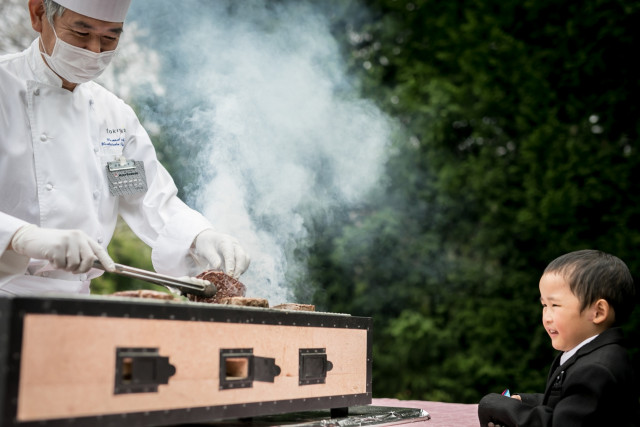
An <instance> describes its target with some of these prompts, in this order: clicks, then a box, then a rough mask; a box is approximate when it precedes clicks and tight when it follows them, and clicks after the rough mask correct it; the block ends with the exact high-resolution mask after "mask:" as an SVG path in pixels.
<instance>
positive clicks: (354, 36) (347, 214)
mask: <svg viewBox="0 0 640 427" xmlns="http://www.w3.org/2000/svg"><path fill="white" fill-rule="evenodd" d="M10 3H15V2H13V0H3V3H0V11H2V12H3V13H4V12H5V11H6V10H5V9H6V8H8V6H9V5H10ZM265 3H268V4H284V5H286V4H287V2H286V1H272V2H269V1H266V2H265ZM311 3H313V2H311ZM316 3H317V2H316ZM363 5H364V6H365V8H364V9H363V8H362V6H363ZM322 9H323V10H324V11H325V12H324V13H327V15H328V16H329V17H330V19H331V23H332V31H333V34H334V35H335V37H336V40H338V41H339V42H340V45H341V48H342V52H343V56H344V59H345V61H346V63H347V64H348V66H349V70H350V73H351V75H352V77H353V82H355V84H356V85H357V87H358V91H359V93H360V94H361V95H362V96H363V97H365V98H367V99H370V100H374V101H375V102H376V104H377V105H378V106H379V107H380V108H381V109H383V110H384V111H385V112H387V113H388V114H389V115H390V116H391V117H393V118H394V119H396V123H397V127H396V129H395V132H394V134H393V140H392V141H391V142H390V145H389V158H388V161H387V163H386V172H385V174H384V177H383V179H382V181H381V183H380V185H379V186H378V187H377V188H376V189H375V191H373V192H372V194H370V195H368V196H367V198H366V201H365V202H364V203H361V204H359V205H358V206H350V207H349V208H348V209H342V210H340V209H337V210H335V211H334V212H333V213H332V215H326V216H317V217H314V216H313V215H311V216H309V217H307V218H306V222H305V226H306V227H307V228H308V230H309V233H310V235H312V236H314V241H313V244H312V245H311V247H310V251H309V254H308V255H309V257H308V260H307V264H308V269H309V279H310V280H311V282H313V283H314V284H315V285H316V287H315V288H314V290H313V291H309V290H308V289H306V288H304V287H303V286H301V285H302V284H301V283H298V284H299V285H300V286H299V288H298V291H297V296H298V298H299V300H300V301H301V302H313V303H315V304H316V305H317V307H318V310H323V311H329V312H343V313H350V314H352V315H358V316H371V317H372V318H373V320H374V340H373V350H374V361H373V389H374V396H376V397H397V398H402V399H425V400H438V401H450V402H477V401H478V400H479V399H480V398H481V397H482V396H483V395H484V394H486V393H488V392H500V391H502V390H503V389H504V388H506V387H509V388H510V389H511V390H513V391H516V392H517V391H521V392H528V391H541V390H543V389H544V383H545V378H546V375H547V370H548V366H549V365H550V363H551V361H552V359H553V357H554V351H553V349H552V348H551V345H550V342H549V339H548V337H547V335H546V332H545V331H544V329H543V328H542V327H541V325H540V318H541V309H540V304H539V301H538V298H539V294H538V280H539V278H540V274H541V272H542V270H543V269H544V267H545V266H546V265H547V264H548V263H549V262H550V261H551V260H552V259H554V258H556V257H557V256H559V255H562V254H564V253H566V252H569V251H573V250H577V249H583V248H594V249H600V250H603V251H605V252H610V253H612V254H614V255H616V256H618V257H620V258H621V259H623V260H624V261H625V262H626V263H627V265H628V266H629V268H630V270H631V272H632V274H633V275H634V278H635V279H636V281H638V280H639V277H638V271H639V267H640V259H639V258H638V256H637V253H638V251H637V248H638V247H639V246H640V225H639V220H640V204H638V203H637V201H636V199H637V195H638V194H640V192H639V190H640V189H639V188H638V187H639V184H638V183H639V179H638V178H639V174H640V172H639V171H640V168H639V165H638V163H639V162H640V157H639V156H638V150H639V149H640V144H639V141H638V130H639V126H640V121H639V120H638V117H639V115H638V112H639V111H638V108H639V107H638V105H637V102H636V100H637V99H638V95H639V92H640V91H639V82H640V79H639V78H638V76H639V75H640V66H639V65H638V62H637V61H634V60H633V58H634V55H633V53H634V52H635V51H636V50H637V46H638V42H639V41H640V40H638V37H639V36H638V34H639V33H638V31H637V28H635V26H637V23H638V22H640V2H633V1H632V2H629V1H626V2H623V1H617V0H585V1H582V2H577V3H576V2H574V3H570V2H564V3H563V2H554V1H549V0H539V1H536V2H532V1H528V0H526V1H522V0H519V1H513V0H509V1H504V0H503V1H491V0H476V1H459V2H442V1H435V0H414V1H408V0H366V1H362V2H355V1H347V0H342V1H340V0H332V1H329V0H327V1H326V2H323V7H322ZM331 10H334V11H335V10H340V11H342V12H344V13H340V14H337V13H335V12H331ZM362 10H365V12H362ZM8 16H9V15H8V14H6V15H5V16H4V17H3V18H1V19H0V20H5V23H6V21H7V20H8V18H7V17H8ZM9 22H10V23H11V22H12V21H9ZM1 31H4V32H3V33H2V34H3V37H4V40H5V41H7V40H9V42H7V43H9V45H10V46H13V45H17V44H20V43H21V40H23V39H24V38H25V36H24V33H22V32H8V30H7V26H6V25H5V26H4V27H3V28H2V29H1ZM5 33H7V34H9V35H11V37H9V36H7V37H5V35H6V34H5ZM27 38H28V37H27ZM5 48H6V46H5ZM152 101H153V99H152V97H148V98H145V99H142V98H138V99H137V101H136V100H135V98H134V100H133V101H132V102H133V103H134V105H136V107H137V108H138V112H139V114H140V117H141V120H142V121H143V122H144V121H145V115H146V114H147V113H148V111H149V103H150V102H152ZM152 137H153V139H154V142H155V144H156V146H157V149H158V153H159V156H160V158H161V159H162V161H163V163H165V165H166V166H167V168H168V169H169V170H170V171H171V172H172V173H173V175H174V177H176V181H177V184H178V186H179V188H180V189H181V191H183V192H184V189H185V188H187V187H189V186H190V185H192V181H191V180H192V179H193V177H190V176H189V174H188V173H181V170H182V169H181V165H184V163H185V162H188V161H189V159H190V157H189V154H188V153H179V152H178V153H176V152H174V151H171V150H172V148H171V147H170V146H169V145H168V144H167V143H166V140H167V135H166V130H163V129H159V130H158V131H157V132H154V133H153V134H152ZM109 250H110V253H111V254H112V256H114V259H116V260H117V262H121V263H123V264H129V265H134V266H137V267H141V268H151V264H150V261H149V249H148V248H147V247H146V246H145V245H144V244H142V243H141V242H139V241H138V240H137V239H136V238H135V236H133V235H132V234H131V232H130V230H128V229H127V227H126V225H124V224H121V226H120V228H119V230H118V232H117V233H116V236H115V238H114V240H113V241H112V243H111V245H110V248H109ZM292 281H293V282H295V279H292ZM136 287H150V285H147V284H144V283H140V282H129V281H124V280H121V279H115V278H112V277H108V276H106V275H105V276H103V278H101V279H98V280H96V281H94V283H93V284H92V289H93V292H94V293H96V294H100V293H109V292H112V291H114V290H117V289H123V288H136ZM639 324H640V312H639V310H638V309H636V311H635V312H634V315H633V317H632V319H631V321H630V322H629V324H628V325H627V326H626V328H625V329H626V332H627V333H628V335H629V338H630V343H631V346H630V354H631V356H632V357H633V360H634V364H635V366H636V367H637V369H638V371H639V372H640V352H639V351H638V350H639V345H638V343H639V342H640V332H639V331H638V325H639Z"/></svg>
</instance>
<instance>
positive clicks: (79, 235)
mask: <svg viewBox="0 0 640 427" xmlns="http://www.w3.org/2000/svg"><path fill="white" fill-rule="evenodd" d="M11 247H12V249H13V251H14V252H16V253H18V254H21V255H25V256H28V257H30V258H35V259H45V260H47V261H49V262H50V263H51V264H53V266H55V267H56V268H59V269H62V270H66V271H70V272H72V273H86V272H87V271H89V270H90V269H91V267H92V266H93V262H94V261H95V260H96V259H97V260H99V261H100V262H101V263H102V265H103V266H104V268H105V269H106V270H107V271H115V264H114V262H113V260H112V259H111V257H109V254H108V253H107V251H106V250H105V249H104V248H103V247H102V246H100V245H99V244H98V243H97V242H96V241H95V240H93V239H92V238H91V237H89V236H87V234H86V233H85V232H84V231H81V230H55V229H51V228H40V227H38V226H37V225H33V224H28V225H25V226H23V227H21V228H19V229H18V231H16V233H15V234H14V235H13V238H12V239H11Z"/></svg>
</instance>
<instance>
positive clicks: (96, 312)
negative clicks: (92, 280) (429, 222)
mask: <svg viewBox="0 0 640 427" xmlns="http://www.w3.org/2000/svg"><path fill="white" fill-rule="evenodd" d="M371 337H372V321H371V319H370V318H366V317H356V316H350V315H348V314H336V313H319V312H302V311H288V310H274V309H267V308H253V307H236V306H228V305H224V306H223V305H218V304H202V303H193V302H184V301H179V302H177V301H160V300H143V299H129V298H117V297H97V296H91V297H90V296H82V297H80V296H79V297H47V298H39V297H28V296H24V297H23V296H20V297H12V298H7V297H0V362H1V363H0V381H1V382H0V386H1V387H0V424H1V425H4V426H23V425H24V426H30V425H33V426H36V425H37V426H49V425H51V426H57V425H60V426H62V425H64V426H68V425H70V424H69V422H70V421H74V422H75V425H93V426H112V425H113V426H115V425H139V426H154V425H171V424H180V423H185V422H205V421H213V420H223V419H230V418H241V417H242V418H244V417H254V416H262V415H273V414H284V413H290V412H297V411H303V410H304V411H307V410H316V409H330V410H331V412H332V414H346V413H348V408H349V407H350V406H357V405H367V404H369V403H371V397H372V396H371V365H372V359H371Z"/></svg>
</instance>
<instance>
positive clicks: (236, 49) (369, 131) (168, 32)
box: [124, 0, 391, 304]
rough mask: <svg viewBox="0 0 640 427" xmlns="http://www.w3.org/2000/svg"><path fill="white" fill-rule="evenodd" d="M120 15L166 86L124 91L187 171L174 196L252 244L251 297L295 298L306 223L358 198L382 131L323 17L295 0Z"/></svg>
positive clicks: (203, 4)
mask: <svg viewBox="0 0 640 427" xmlns="http://www.w3.org/2000/svg"><path fill="white" fill-rule="evenodd" d="M316 3H322V2H316ZM325 6H326V5H325ZM334 13H335V10H334ZM128 21H129V23H128V24H127V25H132V27H133V28H136V38H137V43H138V44H139V45H141V46H144V47H148V48H149V49H151V50H152V51H153V52H154V56H153V57H154V58H156V56H157V58H158V59H157V64H156V65H157V66H152V65H153V64H150V65H149V67H148V69H146V70H145V72H144V74H157V76H156V77H154V78H152V79H149V76H145V78H146V81H152V82H153V81H156V79H157V82H158V84H160V85H162V89H161V90H158V89H157V87H156V88H155V89H153V91H148V93H151V92H153V93H154V94H156V95H154V96H151V95H149V94H148V93H147V95H145V94H144V93H141V92H138V93H137V94H135V93H134V94H132V96H134V99H135V98H136V96H137V101H136V102H137V104H138V105H142V107H141V108H142V110H143V111H145V108H147V109H148V111H147V113H145V114H142V116H143V117H144V118H145V124H146V125H148V126H149V127H150V129H152V130H153V129H155V128H156V126H158V127H159V128H161V129H163V132H165V133H167V132H168V135H169V138H170V144H173V146H172V147H171V149H172V150H175V153H176V156H178V157H180V158H182V163H181V164H182V166H181V167H182V168H186V170H188V171H189V173H188V174H186V175H185V176H190V177H192V178H191V179H189V180H187V181H189V182H188V183H187V184H188V185H186V188H187V193H188V194H186V195H183V197H184V198H185V199H186V200H187V201H188V202H189V203H190V204H191V205H192V206H194V207H195V208H197V209H198V210H200V211H201V212H202V213H203V214H204V215H205V216H206V217H207V218H209V220H210V221H211V222H212V223H213V224H214V225H215V227H216V228H217V229H218V230H220V231H224V232H226V233H229V234H231V235H234V236H235V237H237V238H238V239H239V240H240V242H241V243H242V245H243V247H244V248H245V249H246V250H247V251H248V252H249V253H250V255H251V257H252V264H251V267H250V268H249V270H248V271H247V272H246V273H245V275H244V276H243V278H242V281H243V282H244V283H245V284H246V285H247V288H248V290H247V293H248V296H254V297H264V298H268V299H269V301H270V303H271V304H278V303H281V302H292V301H293V300H292V298H293V294H292V291H291V290H290V286H289V284H288V282H290V278H293V277H294V278H296V280H300V279H301V278H302V280H304V277H305V275H306V265H305V256H304V254H306V252H307V249H308V247H309V244H310V242H311V239H312V238H313V237H314V236H312V235H311V234H310V230H311V229H310V227H309V226H308V224H309V221H310V220H311V219H312V218H314V217H315V216H318V215H327V213H328V212H331V211H332V210H335V209H342V208H345V207H350V206H354V205H357V204H359V203H361V202H362V201H363V200H365V198H366V196H367V192H368V191H369V190H371V189H372V188H373V187H374V186H375V185H376V183H377V182H378V180H379V178H380V175H381V173H382V171H383V166H384V161H385V149H386V147H387V144H388V142H389V140H390V133H391V130H390V128H391V127H390V123H389V120H388V118H387V117H386V116H385V115H384V114H383V113H382V112H381V111H380V110H379V109H378V108H377V107H376V106H375V105H374V104H373V103H372V102H370V101H367V100H364V99H362V98H360V97H359V96H358V95H357V90H356V88H355V87H354V83H353V81H352V80H351V79H350V77H349V75H348V73H347V70H346V63H345V60H344V58H343V55H342V54H341V52H340V46H339V44H338V42H337V40H336V39H335V38H334V36H333V35H332V33H331V18H330V15H329V14H328V13H326V12H325V11H323V10H321V9H320V8H319V6H318V5H317V4H316V5H314V4H313V3H310V2H307V1H303V0H292V1H266V0H265V1H261V0H243V1H241V2H238V1H234V0H228V1H223V0H217V1H213V2H212V1H195V0H186V1H181V2H175V1H169V0H136V1H134V2H133V5H132V9H131V12H130V15H129V18H128ZM125 30H126V27H125ZM126 36H127V35H126V31H125V36H124V37H126ZM157 94H161V96H158V95H157ZM145 105H146V107H145ZM194 177H197V178H194ZM301 254H302V255H301ZM299 302H305V301H299Z"/></svg>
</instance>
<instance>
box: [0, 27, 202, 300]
mask: <svg viewBox="0 0 640 427" xmlns="http://www.w3.org/2000/svg"><path fill="white" fill-rule="evenodd" d="M119 156H124V157H125V158H126V159H130V160H137V161H142V162H144V168H145V172H146V178H147V184H148V190H147V191H146V192H145V193H139V194H134V195H127V196H119V197H116V196H112V195H111V193H110V192H109V188H108V183H107V175H106V163H107V162H108V161H113V160H116V159H117V158H118V157H119ZM118 214H120V215H121V216H122V218H123V219H124V220H125V222H126V223H127V224H128V225H129V227H130V228H131V229H132V230H133V232H134V233H136V235H138V236H139V237H140V239H141V240H142V241H144V242H145V243H146V244H147V245H149V246H150V247H151V248H152V254H151V258H152V262H153V266H154V268H155V269H156V271H158V272H159V273H163V274H170V275H174V276H183V275H194V274H197V273H199V272H200V271H196V270H195V269H196V266H195V264H194V262H193V259H192V258H191V256H190V255H189V248H190V247H191V244H192V242H193V240H194V238H195V237H196V236H197V234H198V233H200V232H201V231H203V230H204V229H207V228H212V227H211V224H210V223H209V222H208V221H207V220H206V219H205V218H204V217H203V216H202V215H200V214H199V213H198V212H196V211H194V210H192V209H190V208H189V207H188V206H187V205H185V204H184V203H183V202H182V201H181V200H180V199H178V197H177V188H176V186H175V184H174V182H173V180H172V179H171V176H170V175H169V173H168V172H167V171H166V169H165V168H164V167H163V166H162V165H161V164H160V162H159V161H158V159H157V157H156V153H155V150H154V147H153V145H152V143H151V140H150V139H149V136H148V135H147V132H146V131H145V130H144V129H143V127H142V125H141V124H140V122H139V120H138V118H137V117H136V115H135V113H134V112H133V110H132V109H131V107H129V106H128V105H126V104H125V103H124V102H123V101H122V100H121V99H119V98H118V97H116V96H115V95H114V94H112V93H111V92H109V91H107V90H106V89H105V88H103V87H102V86H100V85H98V84H97V83H95V82H88V83H84V84H80V85H78V86H77V87H76V88H75V90H74V91H73V92H70V91H68V90H66V89H63V88H62V80H61V79H60V78H59V77H58V76H57V75H56V74H55V73H54V72H53V71H51V69H50V68H49V67H47V65H46V64H45V62H44V60H43V59H42V56H41V55H40V51H39V47H38V39H36V40H35V41H34V42H33V43H32V44H31V46H30V47H29V48H27V49H26V50H25V51H23V52H21V53H17V54H12V55H6V56H3V57H0V294H1V293H11V294H25V293H47V292H56V293H59V292H63V293H88V292H89V283H90V279H91V278H93V277H96V276H98V275H99V274H100V271H99V270H95V269H93V270H90V271H89V272H88V273H87V274H79V275H78V274H72V273H69V272H65V271H62V270H55V269H54V268H53V267H52V266H51V265H49V263H48V262H47V261H42V260H30V259H28V258H27V257H25V256H22V255H18V254H16V253H15V252H13V251H11V250H7V249H6V248H7V247H8V245H9V242H10V241H11V238H12V236H13V234H14V233H15V232H16V231H17V229H18V228H20V227H21V226H23V225H25V224H28V223H32V224H36V225H39V226H40V227H44V228H55V229H80V230H83V231H84V232H85V233H87V234H88V235H89V236H91V237H92V238H94V239H95V240H96V241H97V242H98V243H100V244H101V245H102V246H104V247H105V248H106V247H107V245H108V243H109V241H110V240H111V237H112V235H113V232H114V229H115V226H116V221H117V217H118ZM116 262H117V260H116Z"/></svg>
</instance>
